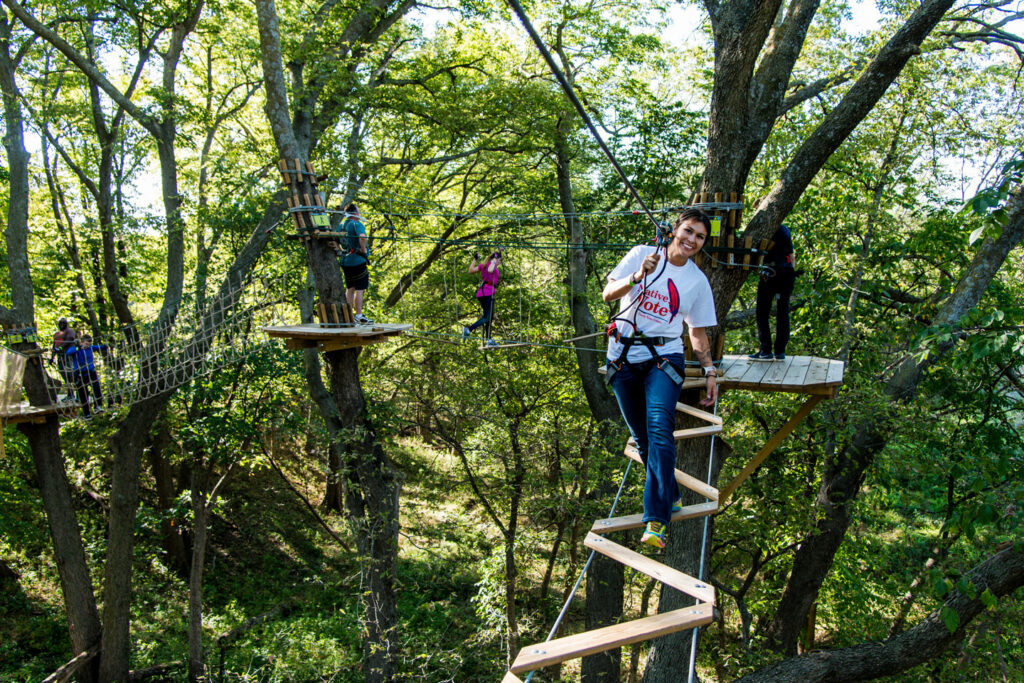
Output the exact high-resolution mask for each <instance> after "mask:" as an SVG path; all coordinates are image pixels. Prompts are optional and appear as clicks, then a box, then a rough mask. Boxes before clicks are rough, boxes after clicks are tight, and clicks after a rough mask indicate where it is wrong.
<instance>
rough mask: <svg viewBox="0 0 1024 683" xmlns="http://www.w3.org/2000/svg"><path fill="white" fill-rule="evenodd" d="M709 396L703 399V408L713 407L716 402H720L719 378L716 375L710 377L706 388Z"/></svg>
mask: <svg viewBox="0 0 1024 683" xmlns="http://www.w3.org/2000/svg"><path fill="white" fill-rule="evenodd" d="M705 389H706V391H707V395H706V396H705V397H704V398H703V399H701V402H700V404H701V405H702V406H713V405H715V401H717V400H718V378H717V376H716V375H708V381H707V386H706V387H705Z"/></svg>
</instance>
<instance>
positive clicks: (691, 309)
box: [603, 209, 718, 548]
mask: <svg viewBox="0 0 1024 683" xmlns="http://www.w3.org/2000/svg"><path fill="white" fill-rule="evenodd" d="M710 223H711V221H710V219H709V218H708V216H707V214H705V213H704V212H703V211H701V210H700V209H687V210H686V211H684V212H683V213H681V214H680V215H679V218H678V219H677V220H676V223H675V226H674V227H673V228H672V235H671V240H670V241H669V242H668V244H667V245H666V246H664V247H660V246H659V247H650V246H644V245H640V246H636V247H633V249H632V250H631V251H630V252H629V253H628V254H626V256H625V257H624V258H623V259H622V260H621V261H619V264H618V265H617V266H615V268H614V269H613V270H612V272H611V273H610V274H609V275H608V284H607V285H606V286H605V288H604V293H603V296H604V300H605V301H606V302H610V301H616V300H618V299H623V303H622V307H621V309H620V312H619V314H618V315H617V316H615V318H614V320H615V326H614V329H613V330H612V333H611V338H610V339H609V340H608V373H607V380H608V383H609V384H610V385H611V388H612V391H613V392H614V394H615V399H616V400H617V401H618V404H619V409H620V410H621V411H622V416H623V418H625V420H626V425H627V426H628V427H629V431H630V434H631V435H632V436H633V439H634V441H635V442H636V446H637V450H638V451H639V453H640V458H641V460H642V461H643V463H644V465H645V466H646V468H647V479H646V483H645V485H644V517H643V521H644V523H645V524H646V528H645V531H644V534H643V537H642V538H641V541H642V542H644V543H647V544H649V545H653V546H655V547H658V548H664V547H665V525H666V524H668V521H669V518H670V517H671V514H672V511H673V509H675V508H676V507H680V508H681V506H682V503H681V502H679V486H678V484H677V483H676V479H675V455H676V450H675V439H674V438H673V435H672V429H673V428H674V426H675V406H676V402H677V401H678V400H679V392H680V389H681V387H682V383H683V379H682V377H683V373H684V370H685V368H684V366H685V363H686V361H685V355H684V350H683V342H682V335H683V323H684V322H685V323H686V326H687V327H688V328H689V331H690V341H691V343H692V345H693V349H694V353H695V354H696V356H697V358H698V359H699V360H700V364H701V366H703V368H704V374H705V375H706V376H707V396H706V397H705V399H704V400H703V401H702V403H703V404H704V405H711V404H713V403H714V402H715V399H716V398H717V395H718V390H717V386H716V383H715V375H716V373H715V367H714V365H713V364H712V361H711V353H710V348H709V344H708V337H707V333H706V332H705V330H704V328H705V327H709V326H712V325H715V324H716V322H717V321H716V317H715V303H714V299H713V297H712V294H711V285H710V284H708V279H707V277H706V276H705V275H704V273H703V272H701V270H700V269H699V268H698V267H697V265H696V264H695V263H694V262H693V261H692V258H693V256H694V255H695V254H697V252H699V251H700V249H701V247H702V246H703V245H704V241H705V240H706V239H707V236H708V230H709V227H710ZM652 273H654V275H653V276H652ZM623 297H624V298H623ZM630 309H632V314H631V315H630V316H629V319H628V320H627V315H626V314H627V312H628V311H629V310H630Z"/></svg>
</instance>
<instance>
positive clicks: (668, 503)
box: [611, 353, 686, 524]
mask: <svg viewBox="0 0 1024 683" xmlns="http://www.w3.org/2000/svg"><path fill="white" fill-rule="evenodd" d="M663 358H665V360H668V361H671V362H672V364H673V365H674V366H675V369H676V372H678V373H679V374H680V375H682V374H683V369H684V368H685V366H686V359H685V357H684V356H683V354H681V353H670V354H668V355H667V356H663ZM611 387H612V392H613V393H614V394H615V399H616V400H617V401H618V402H619V410H621V411H622V417H623V418H625V420H626V426H627V427H629V433H630V434H631V435H632V436H633V440H634V441H635V442H636V446H637V450H638V451H640V458H641V459H642V460H643V462H644V465H645V466H646V467H647V480H646V482H645V483H644V520H643V521H644V522H661V523H662V524H668V522H669V518H670V517H671V516H672V503H674V502H675V501H676V500H677V499H678V498H679V485H678V484H677V483H676V476H675V469H676V441H675V438H674V437H673V436H672V431H673V430H674V429H675V426H676V402H677V401H679V391H680V389H681V387H680V386H679V385H678V384H676V383H675V382H674V381H672V378H671V377H669V376H668V375H666V374H665V373H664V372H663V371H662V370H659V369H658V367H657V366H656V365H655V363H654V361H653V360H650V361H644V362H642V363H623V364H622V369H621V370H619V371H618V372H616V373H615V375H614V376H613V377H612V381H611Z"/></svg>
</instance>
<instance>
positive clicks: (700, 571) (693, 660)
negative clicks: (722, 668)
mask: <svg viewBox="0 0 1024 683" xmlns="http://www.w3.org/2000/svg"><path fill="white" fill-rule="evenodd" d="M711 414H712V415H718V395H717V394H716V395H715V407H714V408H712V410H711ZM714 462H715V435H714V434H712V435H711V450H710V451H708V476H707V481H706V482H705V483H706V484H707V485H708V486H711V468H712V466H713V465H714ZM710 523H711V517H710V516H707V517H705V518H704V532H703V534H702V536H701V540H700V564H699V565H698V566H697V580H698V581H703V580H704V562H705V558H706V557H707V549H708V526H709V525H710ZM699 632H700V627H699V626H694V627H693V639H692V640H691V642H690V673H689V675H688V677H687V679H686V680H687V683H693V678H694V675H695V674H696V672H697V634H698V633H699Z"/></svg>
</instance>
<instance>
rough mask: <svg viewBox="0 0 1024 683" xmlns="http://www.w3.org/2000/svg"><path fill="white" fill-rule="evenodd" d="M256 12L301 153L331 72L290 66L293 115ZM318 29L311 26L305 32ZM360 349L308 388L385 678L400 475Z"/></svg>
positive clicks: (311, 262)
mask: <svg viewBox="0 0 1024 683" xmlns="http://www.w3.org/2000/svg"><path fill="white" fill-rule="evenodd" d="M411 5H412V3H410V2H406V3H399V4H397V5H392V3H390V2H387V1H386V0H378V1H377V2H373V3H369V4H368V5H366V6H365V7H363V8H361V9H360V10H358V11H357V12H356V14H355V15H354V16H353V17H352V18H351V19H350V20H349V23H348V25H347V26H346V28H345V29H344V30H343V31H342V35H343V36H346V37H347V40H345V41H343V42H342V43H341V44H342V45H347V46H351V45H355V44H357V43H358V42H359V41H365V42H372V41H373V40H376V39H377V38H379V37H380V36H381V35H382V34H383V33H384V31H385V30H386V29H387V28H388V27H390V26H392V25H393V24H394V23H395V22H396V21H397V20H398V19H399V18H400V17H401V16H402V14H404V13H405V12H406V11H407V10H408V9H409V8H410V7H411ZM256 11H257V17H258V23H259V34H260V54H261V63H262V66H263V76H264V83H265V90H266V96H267V99H266V111H267V118H268V120H269V122H270V127H271V131H272V133H273V136H274V141H275V143H276V145H277V150H278V153H279V155H280V157H281V158H283V159H302V160H306V159H308V158H309V154H310V150H311V148H312V146H314V145H315V143H316V140H317V138H318V135H319V131H321V130H322V127H319V126H318V125H314V124H313V121H314V120H318V121H328V120H330V119H329V118H327V117H323V118H319V119H318V117H317V116H316V114H315V113H314V112H315V105H316V103H317V102H318V100H319V98H320V96H321V94H322V93H321V91H322V88H323V85H324V80H323V78H322V77H318V76H317V75H316V74H318V73H319V74H323V73H324V72H325V71H326V70H327V69H326V67H325V65H322V64H320V65H317V68H314V69H311V71H312V72H313V73H314V75H313V77H311V78H310V81H309V82H303V81H302V78H301V76H302V73H303V70H304V68H305V65H304V64H303V63H297V62H291V63H290V64H289V66H290V71H291V74H292V77H293V83H294V85H295V86H296V87H295V90H296V104H295V112H294V114H292V113H290V111H289V104H288V95H287V86H286V81H285V72H284V66H283V57H282V53H281V37H280V28H279V21H278V16H277V9H276V7H275V5H274V3H273V0H259V2H257V5H256ZM316 28H317V26H315V25H314V27H313V29H311V31H310V35H311V34H312V32H313V31H314V30H316ZM343 56H348V55H343ZM336 58H337V59H338V60H339V61H340V59H341V57H336ZM353 61H358V60H356V59H354V60H353ZM335 104H336V103H333V102H330V101H328V102H326V103H322V107H321V110H320V112H321V114H323V112H325V111H332V110H334V105H335ZM307 182H308V181H307ZM306 250H307V251H306V256H307V265H308V267H309V270H310V272H311V273H312V275H313V280H314V282H315V283H316V290H317V293H318V295H319V299H320V301H321V302H322V303H323V304H324V305H326V306H327V307H330V306H332V305H337V306H339V307H340V306H342V305H344V304H345V288H344V284H343V282H342V280H341V273H340V271H339V269H338V265H337V259H336V258H335V255H334V252H333V251H332V250H331V249H329V248H328V246H327V245H326V243H325V242H324V241H323V240H310V241H309V242H308V243H307V247H306ZM359 353H360V350H359V349H358V348H357V349H346V350H341V351H331V352H328V353H326V354H324V357H325V360H326V361H327V375H328V385H329V393H324V392H322V391H318V388H319V383H314V384H313V385H312V386H311V387H310V389H311V391H312V392H314V393H315V398H316V400H317V405H318V407H319V408H320V413H321V416H322V418H323V420H324V422H325V424H326V425H327V429H328V434H329V435H330V438H331V440H332V441H333V442H335V443H336V444H337V449H338V452H339V455H340V459H341V473H340V475H341V480H342V482H343V487H344V499H345V505H346V508H347V510H348V512H349V522H350V524H351V526H352V527H353V528H352V531H353V536H354V537H355V538H356V539H357V544H358V546H357V547H358V551H359V555H360V567H361V574H362V585H363V587H364V591H363V594H362V601H363V610H364V615H363V623H364V634H363V677H364V679H365V680H366V681H390V680H392V679H393V678H394V677H395V675H396V673H397V672H396V659H397V653H398V645H399V643H398V634H397V628H398V610H397V604H396V595H395V569H396V563H397V558H398V496H399V482H398V477H397V473H396V472H395V470H394V467H393V466H392V464H391V462H390V461H389V460H388V458H387V456H386V455H385V453H384V449H383V448H382V447H381V445H380V443H379V442H378V441H377V439H376V434H375V431H374V427H373V424H372V423H371V421H370V418H369V415H368V413H367V406H366V398H365V396H364V394H363V389H362V384H361V380H360V376H359Z"/></svg>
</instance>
